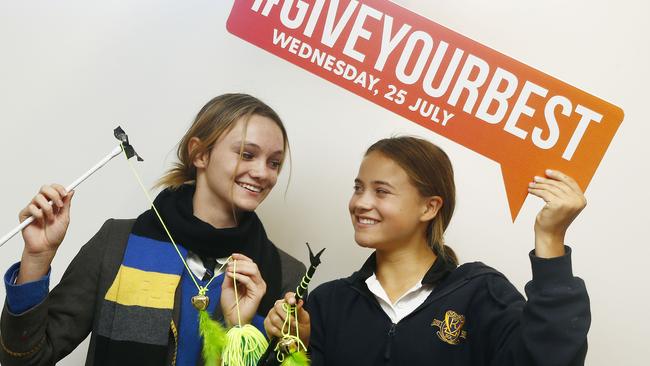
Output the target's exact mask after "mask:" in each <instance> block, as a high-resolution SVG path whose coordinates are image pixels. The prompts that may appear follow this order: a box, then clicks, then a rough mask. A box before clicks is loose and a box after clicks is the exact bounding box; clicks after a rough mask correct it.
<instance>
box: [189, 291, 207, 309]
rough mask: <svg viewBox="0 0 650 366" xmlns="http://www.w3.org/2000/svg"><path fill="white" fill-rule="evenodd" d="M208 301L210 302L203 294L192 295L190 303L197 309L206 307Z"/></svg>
mask: <svg viewBox="0 0 650 366" xmlns="http://www.w3.org/2000/svg"><path fill="white" fill-rule="evenodd" d="M209 303H210V298H209V297H207V296H205V295H203V294H198V295H196V296H192V305H193V306H194V307H195V308H196V310H198V311H201V310H205V309H207V308H208V304H209Z"/></svg>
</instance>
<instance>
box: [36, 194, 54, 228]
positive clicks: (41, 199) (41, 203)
mask: <svg viewBox="0 0 650 366" xmlns="http://www.w3.org/2000/svg"><path fill="white" fill-rule="evenodd" d="M32 204H33V205H35V206H36V207H37V208H38V209H39V210H40V211H41V213H42V218H43V219H44V220H45V221H47V222H52V221H53V220H54V211H53V209H52V206H51V205H50V203H49V202H48V201H47V198H45V196H44V195H43V194H42V193H39V194H37V195H36V196H35V197H34V199H32Z"/></svg>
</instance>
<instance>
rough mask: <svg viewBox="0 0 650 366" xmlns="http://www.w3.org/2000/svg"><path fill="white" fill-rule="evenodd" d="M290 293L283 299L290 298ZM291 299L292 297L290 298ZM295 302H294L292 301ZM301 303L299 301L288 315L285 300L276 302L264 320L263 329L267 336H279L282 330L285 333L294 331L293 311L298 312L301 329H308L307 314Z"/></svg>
mask: <svg viewBox="0 0 650 366" xmlns="http://www.w3.org/2000/svg"><path fill="white" fill-rule="evenodd" d="M290 294H291V293H287V295H285V298H287V297H288V296H290ZM291 297H292V296H291ZM294 302H295V301H294ZM302 305H303V301H302V300H301V301H300V302H299V303H298V305H297V307H296V310H293V309H292V310H291V313H290V314H287V304H286V302H285V300H277V301H276V302H275V304H274V305H273V308H271V310H269V314H268V315H267V317H266V319H264V328H265V329H266V331H267V334H269V335H272V336H277V337H279V336H281V335H282V332H283V330H284V331H285V332H286V331H288V329H289V328H291V329H296V326H297V324H296V318H295V311H297V312H298V323H299V325H300V327H301V329H302V328H304V327H308V326H309V323H310V318H309V313H307V311H305V310H304V309H303V308H302ZM287 316H289V322H290V324H289V322H288V321H287Z"/></svg>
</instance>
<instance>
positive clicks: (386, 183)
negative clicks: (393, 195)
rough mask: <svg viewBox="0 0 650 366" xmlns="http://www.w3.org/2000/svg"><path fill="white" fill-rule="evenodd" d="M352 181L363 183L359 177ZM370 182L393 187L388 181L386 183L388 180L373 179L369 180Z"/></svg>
mask: <svg viewBox="0 0 650 366" xmlns="http://www.w3.org/2000/svg"><path fill="white" fill-rule="evenodd" d="M354 183H361V184H363V182H362V181H361V179H359V178H356V179H355V180H354ZM370 184H374V185H383V186H388V187H391V188H393V189H395V186H393V185H392V184H390V183H388V182H386V181H384V180H373V181H372V182H370Z"/></svg>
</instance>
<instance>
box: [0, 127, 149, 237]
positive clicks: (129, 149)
mask: <svg viewBox="0 0 650 366" xmlns="http://www.w3.org/2000/svg"><path fill="white" fill-rule="evenodd" d="M114 134H115V137H116V138H117V139H119V140H120V141H122V144H120V145H118V146H116V147H115V148H114V149H113V150H112V151H111V152H110V153H108V155H106V156H105V157H104V158H103V159H102V160H100V161H99V162H98V163H97V164H95V165H94V166H93V167H92V168H90V169H89V170H88V171H87V172H85V173H84V174H83V175H82V176H80V177H79V178H77V179H76V180H75V181H74V182H72V183H70V185H69V186H67V187H66V192H70V191H71V190H73V189H75V188H77V186H78V185H79V184H81V183H82V182H83V181H85V180H86V179H88V177H90V176H91V175H92V174H93V173H95V172H96V171H97V170H99V168H101V167H103V166H104V165H106V163H108V162H109V161H110V160H111V159H113V158H114V157H116V156H118V155H120V153H121V152H122V146H123V145H124V148H125V149H126V150H127V151H126V152H127V158H130V157H131V156H134V155H135V156H138V155H137V153H135V151H134V150H133V147H131V145H129V141H128V137H127V136H126V133H124V130H122V129H121V128H120V127H117V128H116V129H115V131H114ZM129 155H131V156H129ZM138 160H141V158H140V157H139V156H138ZM48 203H49V204H50V205H51V204H52V201H49V202H48ZM32 222H34V216H30V217H28V218H27V219H26V220H25V221H23V222H21V223H20V224H19V225H18V226H16V227H15V228H14V229H13V230H11V231H10V232H9V233H7V235H5V236H3V237H2V239H0V247H2V246H3V245H4V244H5V243H6V242H7V241H9V239H11V238H13V237H14V236H15V235H16V234H18V233H19V232H20V231H22V230H23V229H24V228H26V227H27V226H28V225H29V224H31V223H32Z"/></svg>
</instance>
